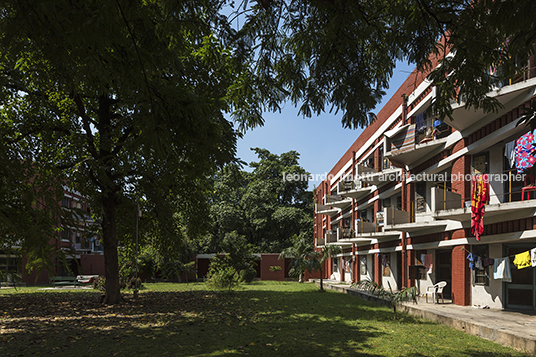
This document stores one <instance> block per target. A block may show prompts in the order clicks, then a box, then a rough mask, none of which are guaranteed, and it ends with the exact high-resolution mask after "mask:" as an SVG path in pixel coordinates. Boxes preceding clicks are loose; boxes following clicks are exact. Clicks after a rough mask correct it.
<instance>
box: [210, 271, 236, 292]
mask: <svg viewBox="0 0 536 357" xmlns="http://www.w3.org/2000/svg"><path fill="white" fill-rule="evenodd" d="M240 283H241V279H240V276H239V275H238V272H237V271H236V269H235V268H234V267H232V266H228V267H225V268H221V269H210V270H209V272H208V276H207V285H208V286H209V287H210V288H213V289H218V290H227V291H228V292H231V290H232V289H234V288H236V287H238V286H239V285H240Z"/></svg>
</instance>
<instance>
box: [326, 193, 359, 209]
mask: <svg viewBox="0 0 536 357" xmlns="http://www.w3.org/2000/svg"><path fill="white" fill-rule="evenodd" d="M351 204H352V199H351V198H346V197H344V196H342V195H325V196H324V205H325V206H331V207H333V208H338V209H340V210H343V209H345V208H347V207H350V205H351Z"/></svg>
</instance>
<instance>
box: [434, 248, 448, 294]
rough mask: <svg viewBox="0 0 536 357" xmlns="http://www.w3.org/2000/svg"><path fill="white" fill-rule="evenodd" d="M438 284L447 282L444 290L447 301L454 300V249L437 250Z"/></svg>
mask: <svg viewBox="0 0 536 357" xmlns="http://www.w3.org/2000/svg"><path fill="white" fill-rule="evenodd" d="M436 265H437V268H436V279H437V281H436V283H437V282H440V281H446V282H447V286H445V288H444V289H443V294H444V295H445V298H446V299H452V249H448V250H436Z"/></svg>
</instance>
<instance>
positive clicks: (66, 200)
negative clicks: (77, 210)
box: [61, 196, 71, 208]
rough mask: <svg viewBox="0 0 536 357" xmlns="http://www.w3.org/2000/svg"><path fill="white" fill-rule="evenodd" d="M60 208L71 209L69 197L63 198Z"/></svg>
mask: <svg viewBox="0 0 536 357" xmlns="http://www.w3.org/2000/svg"><path fill="white" fill-rule="evenodd" d="M61 206H62V207H65V208H71V199H70V198H69V197H65V196H64V197H63V198H62V200H61Z"/></svg>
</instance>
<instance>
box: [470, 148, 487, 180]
mask: <svg viewBox="0 0 536 357" xmlns="http://www.w3.org/2000/svg"><path fill="white" fill-rule="evenodd" d="M488 162H489V153H487V152H485V153H481V154H477V155H473V174H474V175H482V174H487V173H489V167H488Z"/></svg>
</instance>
